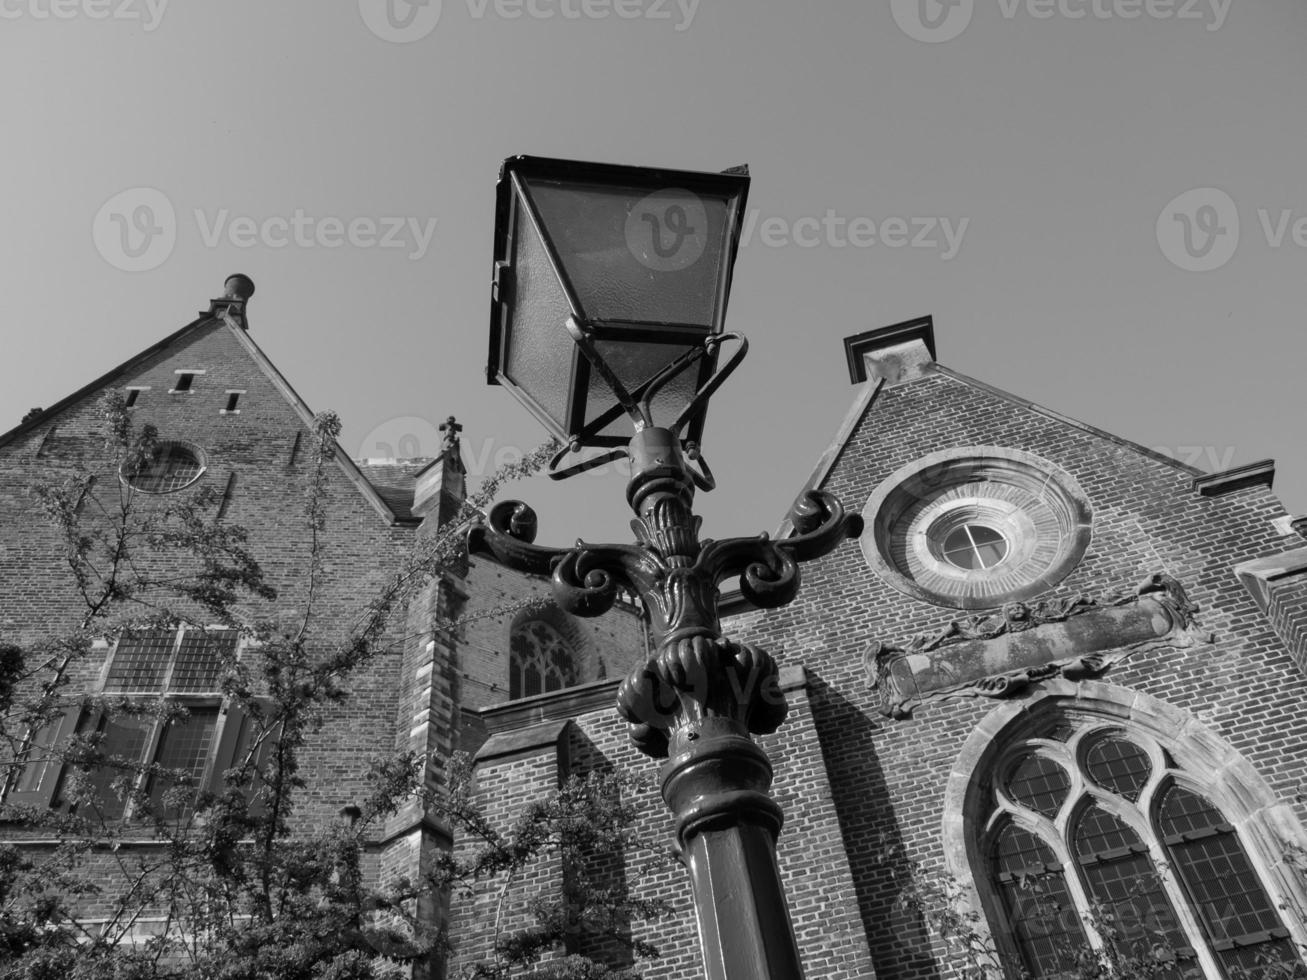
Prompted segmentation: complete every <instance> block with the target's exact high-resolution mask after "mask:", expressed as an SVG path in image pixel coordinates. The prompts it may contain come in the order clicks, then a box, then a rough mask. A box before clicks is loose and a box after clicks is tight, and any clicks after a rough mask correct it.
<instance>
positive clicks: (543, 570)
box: [468, 428, 862, 758]
mask: <svg viewBox="0 0 1307 980" xmlns="http://www.w3.org/2000/svg"><path fill="white" fill-rule="evenodd" d="M629 451H630V455H631V459H632V477H631V480H630V483H629V484H628V486H627V500H628V501H629V502H630V504H631V508H632V510H633V511H634V512H635V514H636V518H635V520H633V521H632V522H631V527H632V529H633V530H634V531H635V536H636V539H637V541H636V543H635V544H589V543H587V542H585V541H578V542H577V543H576V545H575V546H574V547H572V548H549V547H543V546H540V545H537V544H535V536H536V529H537V523H536V516H535V512H534V511H532V510H531V508H530V507H528V506H527V505H526V504H524V503H520V502H518V501H504V502H502V503H499V504H497V505H495V506H494V507H493V508H492V509H491V510H490V512H489V514H487V515H486V518H485V520H484V521H483V522H481V523H478V524H476V525H474V526H473V527H472V528H471V530H470V531H469V532H468V551H469V553H471V554H473V555H486V556H489V557H493V558H494V559H495V560H496V561H498V562H500V563H501V564H503V565H506V566H508V567H510V568H514V569H517V570H518V571H523V572H530V573H534V574H537V575H549V576H551V578H552V581H553V589H554V597H555V600H556V601H557V602H558V604H559V606H561V607H562V608H563V609H565V610H566V611H568V612H570V613H572V614H574V615H577V616H598V615H601V614H603V613H605V612H607V611H608V610H609V609H610V608H612V605H613V603H614V602H615V601H616V599H617V596H618V593H619V592H623V591H624V592H628V593H631V594H634V595H637V596H639V597H640V599H641V601H642V602H643V603H644V607H645V609H646V610H647V611H648V615H649V619H650V627H651V631H652V633H653V635H654V637H655V639H656V642H657V649H656V650H655V651H654V653H653V654H652V656H650V658H649V659H648V660H647V661H646V662H645V663H644V664H642V665H641V666H639V667H637V668H636V669H635V670H633V671H632V672H631V674H630V675H629V676H628V677H627V678H626V679H625V680H624V681H623V682H622V685H621V687H620V688H619V690H618V695H617V708H618V711H619V713H620V714H621V715H622V717H623V718H625V719H626V721H627V723H628V726H629V731H630V735H631V738H632V740H633V741H634V742H635V744H636V746H637V747H639V748H640V749H641V751H643V752H645V753H647V754H648V755H651V756H653V757H655V758H663V757H666V756H667V755H668V753H669V751H675V750H677V748H678V747H684V746H685V744H686V743H689V742H693V741H694V740H695V739H696V738H698V737H699V732H700V730H701V729H702V728H703V727H704V726H705V723H706V722H708V721H709V720H710V719H715V721H714V722H713V723H712V725H710V727H713V728H720V727H721V726H722V725H725V726H726V727H727V728H729V729H731V730H733V731H736V732H738V733H739V734H745V733H748V734H753V735H761V734H767V733H770V732H773V731H775V730H776V729H777V728H778V727H779V726H780V724H781V722H782V721H783V720H784V719H785V714H786V705H785V699H784V696H783V695H782V694H781V692H780V689H779V687H778V684H777V667H776V663H775V661H774V660H773V659H772V657H771V656H770V655H769V654H768V653H767V652H766V651H764V650H762V649H760V648H758V647H755V646H752V645H748V644H742V643H736V642H734V641H732V640H728V639H726V638H724V637H723V636H722V635H721V621H720V617H719V614H718V610H717V603H718V600H719V599H720V591H719V586H720V585H721V583H722V582H723V581H725V580H727V579H731V578H734V577H736V576H738V577H739V581H740V591H741V592H742V593H743V594H744V596H745V598H746V599H748V600H749V601H750V602H752V603H753V604H754V605H756V606H759V607H762V608H767V609H769V608H775V607H777V606H783V605H785V604H786V603H788V602H790V601H791V600H792V599H793V598H794V597H795V595H797V594H798V591H799V579H800V573H799V564H800V563H801V562H805V561H811V560H813V559H815V558H819V557H821V556H823V555H826V554H829V553H830V552H831V551H832V550H834V548H835V547H836V546H837V545H838V544H839V543H840V542H841V541H843V540H844V539H845V538H850V537H858V536H859V535H860V534H861V533H862V518H861V517H859V516H858V515H856V514H854V515H849V514H846V513H845V512H844V508H843V506H842V505H841V504H840V502H839V501H838V500H837V499H836V498H835V497H834V496H832V495H831V494H829V493H826V492H824V491H821V490H807V491H805V492H804V493H803V494H802V495H801V496H800V497H799V499H798V500H797V501H796V502H795V504H794V507H793V508H792V510H791V514H790V519H791V521H792V523H793V526H794V529H795V531H796V533H795V534H794V535H792V536H791V537H787V538H782V539H780V540H773V539H772V538H771V537H769V536H768V535H767V534H765V533H764V534H759V535H757V536H755V537H740V538H727V539H725V540H722V541H714V540H712V539H707V540H702V541H701V540H700V538H699V529H700V524H701V519H700V518H699V517H697V516H695V515H694V513H693V512H692V509H691V505H692V503H693V499H694V490H695V485H696V483H697V482H698V481H697V480H696V478H695V477H696V476H697V475H698V474H696V473H695V472H694V470H692V469H691V468H690V466H689V465H688V464H687V462H686V460H685V459H684V457H683V455H682V453H681V449H680V440H679V438H678V436H677V435H676V433H675V432H674V431H673V430H670V429H662V428H646V429H643V430H641V431H640V432H638V433H637V434H636V436H635V438H634V439H633V440H632V441H631V445H630V450H629Z"/></svg>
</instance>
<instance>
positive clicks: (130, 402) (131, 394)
mask: <svg viewBox="0 0 1307 980" xmlns="http://www.w3.org/2000/svg"><path fill="white" fill-rule="evenodd" d="M142 390H144V389H141V388H128V389H127V397H125V398H124V399H123V405H124V407H126V408H133V407H135V405H136V399H137V398H139V397H140V396H141V392H142Z"/></svg>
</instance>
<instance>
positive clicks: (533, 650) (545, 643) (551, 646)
mask: <svg viewBox="0 0 1307 980" xmlns="http://www.w3.org/2000/svg"><path fill="white" fill-rule="evenodd" d="M509 648H510V654H509V675H508V694H509V697H511V698H514V699H516V698H528V697H531V696H532V695H534V694H545V693H547V692H549V691H561V690H562V689H563V688H565V687H571V686H572V685H574V684H575V683H576V682H577V669H576V655H575V651H574V650H573V649H572V645H571V644H570V643H568V642H567V640H566V639H564V637H563V635H562V634H561V633H559V632H558V630H556V629H555V628H554V627H553V626H551V625H550V624H549V623H547V622H545V621H544V620H542V619H529V620H527V621H525V622H523V623H520V624H518V625H517V626H514V627H513V632H512V636H511V638H510V641H509Z"/></svg>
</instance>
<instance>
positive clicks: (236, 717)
mask: <svg viewBox="0 0 1307 980" xmlns="http://www.w3.org/2000/svg"><path fill="white" fill-rule="evenodd" d="M264 707H265V708H266V707H267V705H265V706H264ZM254 735H255V719H254V718H253V717H251V715H250V714H249V712H247V711H245V709H243V708H242V707H241V706H240V705H238V704H236V703H234V702H228V703H227V707H226V709H225V710H224V711H223V719H222V728H221V731H220V732H219V734H218V746H217V751H216V752H215V753H214V755H213V763H212V765H211V766H210V767H209V771H208V773H207V776H206V779H205V784H204V788H205V789H206V790H207V791H208V792H210V793H213V794H215V795H218V794H221V793H223V792H224V791H225V790H226V788H227V785H226V782H225V781H224V779H223V775H224V774H225V773H226V772H227V770H228V769H231V768H234V767H235V766H238V765H240V763H241V761H242V760H243V759H244V758H245V753H246V752H248V751H249V747H250V743H251V741H252V740H253V739H254ZM276 739H277V733H276V732H269V733H268V734H267V735H266V736H265V737H264V739H263V743H262V744H261V745H260V746H259V751H258V754H257V755H256V756H255V758H254V769H255V771H256V773H261V772H266V771H267V764H268V760H269V758H270V757H271V754H272V749H273V746H274V745H275V744H276ZM260 786H261V780H260V779H259V778H258V777H257V775H256V776H254V777H253V778H252V780H251V783H250V785H249V786H248V787H247V789H246V796H247V797H248V796H250V795H251V794H253V793H255V792H257V791H258V789H259V787H260ZM251 809H252V811H253V810H254V808H253V807H252V808H251Z"/></svg>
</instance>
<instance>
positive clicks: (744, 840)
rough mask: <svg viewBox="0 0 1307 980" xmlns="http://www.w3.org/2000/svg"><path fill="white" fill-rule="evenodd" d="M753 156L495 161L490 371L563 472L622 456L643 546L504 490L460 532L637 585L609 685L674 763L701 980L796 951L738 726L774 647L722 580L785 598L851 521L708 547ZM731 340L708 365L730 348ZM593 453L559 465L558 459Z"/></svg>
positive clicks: (804, 510)
mask: <svg viewBox="0 0 1307 980" xmlns="http://www.w3.org/2000/svg"><path fill="white" fill-rule="evenodd" d="M748 183H749V178H748V171H747V169H745V168H740V169H738V170H734V171H728V172H726V173H721V174H705V173H690V172H685V171H671V170H653V169H646V168H640V167H620V166H610V165H600V164H592V163H577V162H572V161H564V160H546V159H540V158H532V157H514V158H512V159H509V160H507V161H505V163H504V168H503V170H502V172H501V174H500V180H499V187H498V195H497V206H496V222H495V278H494V289H493V298H492V303H491V330H490V363H489V369H488V376H489V380H490V382H491V383H492V384H502V385H504V386H505V387H507V388H508V389H509V390H510V391H511V392H512V393H513V394H514V395H515V396H516V397H517V398H518V399H519V400H520V401H522V403H523V404H524V405H525V406H526V407H527V408H528V410H530V411H531V412H532V414H534V415H535V416H536V417H537V418H538V419H540V421H541V422H543V423H544V424H545V426H546V427H547V428H548V429H549V430H550V431H551V432H553V433H554V434H555V435H556V436H558V437H559V438H561V439H562V440H563V442H564V447H563V449H562V450H561V451H560V452H559V454H558V455H557V456H555V457H554V460H553V461H552V463H551V464H550V475H551V476H553V477H554V478H556V479H561V478H563V477H567V476H571V475H574V474H576V473H579V472H581V471H583V470H585V469H588V468H590V467H592V466H596V465H599V464H600V463H602V462H605V461H607V460H610V459H613V458H615V457H618V456H624V455H627V456H629V457H630V459H631V477H630V480H629V482H628V484H627V489H626V496H627V501H628V502H629V503H630V505H631V508H632V510H633V511H634V512H635V515H636V519H635V521H633V522H632V527H633V529H634V530H635V533H636V537H637V539H638V542H637V543H636V544H605V545H591V544H586V543H585V542H580V541H578V542H577V544H576V546H575V547H574V548H570V549H569V548H546V547H542V546H539V545H536V544H535V543H534V541H535V529H536V519H535V514H534V513H533V512H532V511H531V509H530V508H529V507H527V506H526V505H525V504H522V503H519V502H517V501H504V502H501V503H499V504H497V505H495V506H494V507H493V508H491V510H490V512H489V514H488V515H487V516H486V518H485V520H484V521H483V522H482V523H479V524H478V525H476V526H475V527H473V529H472V530H471V531H470V532H469V536H468V545H469V550H470V551H471V552H472V553H473V554H485V555H491V556H493V557H494V558H496V559H497V560H499V561H500V562H503V563H504V564H506V565H508V566H510V567H513V568H517V569H519V570H522V571H527V572H533V573H537V574H547V575H550V576H551V577H552V581H553V588H554V595H555V599H556V601H557V602H558V604H559V605H560V606H561V607H562V608H564V609H566V610H567V611H568V612H571V613H573V614H575V615H578V616H597V615H600V614H602V613H604V612H606V611H607V610H608V609H610V608H611V607H612V604H613V602H614V601H615V599H616V597H617V594H618V592H619V591H623V590H624V591H628V592H632V593H634V594H636V595H639V596H640V598H641V600H642V602H643V604H644V608H645V609H646V610H647V612H648V615H649V618H650V626H651V630H652V633H653V636H654V638H655V641H656V645H657V648H656V650H655V652H654V653H653V654H652V655H651V657H650V658H649V659H648V661H647V662H645V663H644V664H642V665H641V666H639V667H637V668H636V669H635V670H634V671H632V673H631V674H630V676H628V677H627V678H626V679H625V680H624V681H623V682H622V684H621V686H620V688H619V689H618V694H617V709H618V712H619V713H620V714H621V716H622V717H623V718H624V719H625V720H626V722H627V725H628V730H629V733H630V737H631V739H632V741H633V742H634V744H635V745H636V746H637V747H638V748H639V749H640V750H641V751H643V752H645V753H646V754H648V755H650V756H653V757H654V758H661V759H666V760H667V761H666V762H665V763H664V765H663V768H662V772H661V789H662V795H663V799H664V801H665V802H666V803H667V805H668V807H669V808H670V809H671V811H672V813H673V815H674V817H675V821H676V835H677V843H678V846H679V849H680V854H681V856H682V860H683V861H684V863H685V865H686V866H687V868H688V869H689V872H690V879H691V883H692V887H693V891H694V904H695V913H696V917H697V919H698V925H699V936H700V941H701V944H702V947H703V955H704V963H705V969H706V973H707V976H708V978H709V980H746V978H747V980H782V978H784V980H792V978H798V977H800V976H802V969H801V966H800V962H799V954H798V949H797V945H796V943H795V939H794V930H793V926H792V925H791V923H790V917H789V910H788V908H787V907H786V904H785V897H784V893H783V890H782V888H781V881H780V875H779V872H778V869H777V864H776V837H777V835H778V834H779V832H780V828H781V819H782V818H781V810H780V807H779V806H777V804H776V803H775V802H774V801H773V800H772V799H771V797H770V796H769V795H768V793H767V791H768V789H769V787H770V786H771V781H772V768H771V763H770V761H769V760H768V758H767V755H766V753H765V752H763V750H762V749H761V748H760V747H759V746H758V745H757V744H756V743H755V742H754V741H753V738H752V737H751V736H753V735H764V734H769V733H771V732H774V731H776V729H777V728H779V727H780V724H781V722H782V721H784V719H785V714H786V705H785V698H784V695H782V693H781V691H780V688H779V684H778V679H777V678H778V671H777V666H776V662H775V661H774V660H773V659H772V658H771V656H770V655H769V654H768V653H767V652H766V651H764V650H762V649H760V648H758V647H756V646H752V645H749V644H743V643H736V642H734V641H732V640H729V639H726V638H725V637H723V636H722V635H721V624H720V619H719V616H718V611H717V603H718V599H719V597H720V593H719V589H718V586H719V585H720V583H721V582H723V581H725V580H727V579H732V578H735V577H737V576H738V578H739V586H740V591H741V592H742V593H743V594H744V596H745V598H746V599H748V600H749V601H750V602H752V603H753V604H754V605H755V606H759V607H763V608H771V607H776V606H781V605H784V604H786V603H788V602H789V601H790V600H792V599H793V598H794V597H795V595H796V594H797V593H798V589H799V563H800V562H803V561H808V560H811V559H813V558H817V557H820V556H822V555H825V554H827V553H829V552H830V551H831V550H833V549H834V548H835V547H836V546H837V545H838V544H839V543H840V542H841V541H842V540H844V539H845V538H847V537H857V536H858V535H859V534H860V533H861V530H862V527H861V524H862V522H861V519H860V518H859V517H857V516H856V515H852V516H846V515H845V513H844V510H843V508H842V507H841V505H840V503H839V501H837V500H836V499H835V498H834V497H833V496H831V495H830V494H828V493H825V492H823V491H819V490H809V491H806V492H805V493H804V494H803V495H802V496H801V497H800V498H799V500H798V501H796V503H795V505H794V508H793V510H792V511H791V523H792V525H793V527H794V530H795V533H794V534H793V535H792V536H790V537H787V538H783V539H781V540H776V541H773V540H771V539H770V538H769V537H768V536H767V535H766V534H762V535H758V536H756V537H748V538H730V539H726V540H723V541H712V540H706V541H700V539H699V523H700V519H699V518H698V517H696V516H694V513H693V510H692V505H693V500H694V492H695V488H696V487H697V488H699V489H701V490H705V491H707V490H711V489H712V488H713V485H714V484H713V480H712V475H711V471H710V470H709V469H708V468H707V466H706V465H705V464H704V462H703V460H702V457H701V456H700V453H699V442H700V439H701V437H702V432H703V426H704V418H705V414H706V411H707V402H708V399H709V397H710V396H711V395H712V393H713V392H714V391H715V390H716V389H717V388H718V387H719V386H720V385H721V383H722V382H723V381H724V380H725V379H726V377H727V376H728V375H729V374H730V373H731V372H732V371H733V370H734V369H735V367H736V366H738V364H739V363H740V361H741V360H742V359H743V357H744V355H745V353H746V352H747V350H748V345H747V343H746V341H745V340H744V338H743V337H742V336H740V335H739V334H729V333H725V332H723V323H724V319H725V314H726V300H727V297H728V295H729V292H730V281H731V270H732V266H733V265H734V261H735V253H736V249H737V246H738V241H739V228H740V221H741V218H742V215H743V211H744V202H745V197H746V194H747V191H748ZM727 343H733V345H734V349H733V351H732V354H731V356H730V357H729V358H727V359H726V361H725V363H719V353H720V350H721V348H722V347H723V345H724V344H727ZM585 449H599V450H600V453H599V455H592V456H590V457H587V458H582V459H580V460H579V461H576V462H573V463H572V464H571V465H569V466H566V467H563V466H562V461H563V458H564V457H565V456H567V455H568V454H572V453H575V454H579V453H581V452H582V451H583V450H585Z"/></svg>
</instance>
